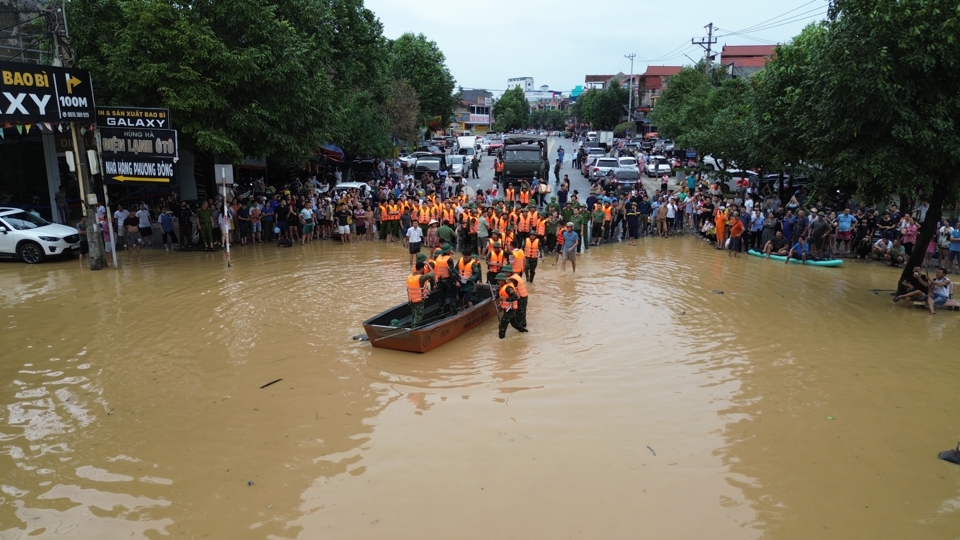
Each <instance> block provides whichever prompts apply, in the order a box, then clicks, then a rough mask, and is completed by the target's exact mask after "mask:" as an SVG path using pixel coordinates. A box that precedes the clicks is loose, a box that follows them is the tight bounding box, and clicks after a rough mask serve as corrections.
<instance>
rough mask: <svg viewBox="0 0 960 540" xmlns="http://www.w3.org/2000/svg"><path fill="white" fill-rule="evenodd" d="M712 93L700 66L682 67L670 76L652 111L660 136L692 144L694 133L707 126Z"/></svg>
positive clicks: (688, 144) (708, 81) (711, 88)
mask: <svg viewBox="0 0 960 540" xmlns="http://www.w3.org/2000/svg"><path fill="white" fill-rule="evenodd" d="M712 93H713V87H712V86H711V84H710V80H709V79H708V78H707V77H706V76H704V74H703V70H702V69H696V68H691V67H685V68H683V69H681V70H680V71H679V72H678V73H677V74H676V75H674V76H673V77H671V78H670V85H669V86H667V88H666V90H664V91H663V94H661V95H660V98H659V99H657V105H656V107H654V109H653V112H652V113H651V118H652V120H653V123H654V125H656V126H657V131H658V133H660V135H661V136H663V137H666V138H670V139H674V140H675V141H676V142H677V144H678V145H679V146H681V147H694V148H696V145H695V143H694V140H693V139H692V137H693V135H694V133H698V134H699V133H701V132H703V131H704V129H705V127H706V125H707V113H708V110H707V100H708V99H709V97H710V95H711V94H712Z"/></svg>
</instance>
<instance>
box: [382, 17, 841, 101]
mask: <svg viewBox="0 0 960 540" xmlns="http://www.w3.org/2000/svg"><path fill="white" fill-rule="evenodd" d="M365 4H366V6H367V7H368V8H369V9H371V10H372V11H373V12H374V13H376V14H377V17H379V19H380V21H381V22H382V23H383V27H384V34H385V35H386V37H388V38H391V39H394V38H397V37H399V36H400V35H402V34H403V33H405V32H414V33H423V34H425V35H426V36H427V38H429V39H431V40H433V41H435V42H436V43H437V45H439V47H440V49H441V50H442V51H443V52H444V54H445V55H446V57H447V67H449V68H450V71H451V73H453V76H454V77H455V78H456V79H457V84H459V85H461V86H463V87H464V88H485V89H489V90H503V89H505V88H506V84H507V79H508V78H512V77H533V78H534V81H535V83H536V86H537V88H539V87H540V86H541V85H549V86H550V89H551V90H559V91H563V92H568V91H570V90H571V89H573V87H574V86H576V85H578V84H579V85H582V84H583V77H584V75H586V74H591V75H613V74H616V73H618V72H621V71H622V72H623V73H629V72H630V61H629V60H627V59H626V58H624V55H625V54H628V53H635V54H636V55H637V57H636V60H634V72H635V73H642V72H643V71H644V69H645V68H646V66H647V65H648V64H649V65H687V64H692V63H693V62H691V61H690V60H689V59H688V58H687V57H686V56H684V53H686V54H687V55H689V56H691V57H692V58H695V59H699V58H702V57H703V49H701V48H700V47H699V46H697V45H693V44H691V43H690V39H691V38H696V39H697V40H699V39H701V38H704V39H705V38H706V29H705V28H704V26H705V25H706V24H707V23H711V22H712V23H713V24H714V25H715V26H717V27H719V28H720V30H719V31H715V36H717V44H716V45H715V47H717V49H719V48H720V47H722V46H723V45H724V44H726V45H761V44H770V43H778V42H786V41H789V40H790V38H792V37H793V36H795V35H797V34H798V33H799V32H800V30H802V29H803V27H804V26H805V25H806V24H808V23H810V22H813V21H816V20H820V19H823V18H824V17H825V15H824V14H825V12H826V9H827V2H826V0H813V1H812V2H811V1H810V0H739V1H733V0H726V1H723V0H721V1H716V0H673V1H667V2H659V3H654V2H642V1H641V0H605V1H603V2H596V3H591V2H586V1H584V0H552V1H549V2H544V1H540V2H533V1H530V0H480V1H477V2H459V1H455V2H448V1H442V0H404V1H400V0H365ZM740 31H743V32H742V34H741V35H729V36H726V37H723V36H725V35H726V34H732V33H734V32H740Z"/></svg>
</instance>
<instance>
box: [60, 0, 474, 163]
mask: <svg viewBox="0 0 960 540" xmlns="http://www.w3.org/2000/svg"><path fill="white" fill-rule="evenodd" d="M68 11H69V15H70V28H71V30H72V36H73V39H74V40H75V42H76V48H77V53H78V65H79V66H80V67H83V68H86V69H89V70H90V71H91V72H92V74H93V80H94V83H95V86H96V88H95V91H96V95H97V103H98V104H101V105H127V106H145V107H150V106H155V107H167V108H169V109H171V113H172V116H173V122H174V126H175V127H176V128H177V129H179V130H180V135H181V136H180V141H181V145H182V146H183V147H184V148H185V149H187V150H192V151H195V152H209V153H215V154H218V155H219V159H223V160H233V161H235V162H237V161H239V160H242V159H243V157H244V156H254V157H262V156H269V157H271V158H273V159H277V160H280V161H285V162H288V163H299V162H301V161H302V160H304V159H305V158H306V157H308V156H309V155H310V152H311V151H313V150H315V149H316V148H318V147H319V146H320V145H322V144H324V143H327V142H335V143H337V144H339V145H340V146H341V147H343V148H344V149H345V150H346V151H347V153H348V154H349V155H351V156H356V155H376V154H379V153H381V152H383V150H384V148H387V147H388V145H389V141H390V139H389V135H390V132H391V128H395V129H394V131H399V130H403V131H404V132H405V133H406V135H407V136H410V131H411V130H410V127H409V125H408V124H409V118H404V116H405V115H404V114H401V113H400V111H399V109H398V105H399V106H409V107H411V108H413V104H414V103H415V102H416V101H417V99H416V98H417V96H419V97H420V100H421V106H420V107H419V108H417V111H418V112H417V115H416V116H417V117H418V119H419V120H420V121H421V122H422V121H423V119H424V118H423V117H424V116H425V115H427V114H429V115H430V116H433V115H439V114H443V115H445V116H444V117H448V116H449V115H450V113H451V112H452V110H453V107H454V104H455V103H454V99H453V97H452V96H451V94H452V91H453V77H452V76H451V75H450V73H449V71H448V70H447V68H446V67H445V66H444V57H443V54H442V53H441V52H440V51H439V50H438V49H437V47H436V44H435V43H433V42H431V41H428V40H427V39H426V38H425V37H424V36H423V35H419V36H413V35H409V34H408V35H404V36H402V37H401V38H400V39H398V40H397V41H395V42H392V43H390V42H388V41H387V40H386V39H385V38H384V37H383V28H382V25H381V24H380V22H379V21H378V20H377V18H376V16H375V15H374V14H373V12H371V11H370V10H368V9H366V8H365V7H364V5H363V1H362V0H277V1H273V0H271V1H267V0H218V1H217V2H194V1H187V2H171V1H170V0H82V1H78V2H72V3H71V5H70V9H69V10H68ZM399 80H406V81H408V83H409V85H410V86H412V87H413V88H414V89H415V90H416V92H415V93H409V94H407V93H405V92H404V94H405V95H403V100H400V99H399V98H400V96H399V94H398V93H397V90H396V88H395V84H396V83H395V81H399ZM391 97H393V98H394V99H393V100H392V101H391V99H390V98H391ZM410 98H413V99H412V100H411V99H410ZM423 100H426V102H425V103H423ZM388 113H389V114H388ZM398 135H399V133H398ZM412 138H415V135H414V136H413V137H412Z"/></svg>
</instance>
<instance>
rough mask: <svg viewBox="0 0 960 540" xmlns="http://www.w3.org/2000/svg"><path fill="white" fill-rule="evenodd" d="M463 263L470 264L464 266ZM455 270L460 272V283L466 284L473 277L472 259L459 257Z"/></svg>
mask: <svg viewBox="0 0 960 540" xmlns="http://www.w3.org/2000/svg"><path fill="white" fill-rule="evenodd" d="M464 261H470V262H468V263H467V264H466V265H464V264H463V263H464ZM457 270H458V271H459V272H460V283H466V282H467V281H468V280H469V279H470V278H471V277H473V259H467V258H466V257H460V262H458V263H457Z"/></svg>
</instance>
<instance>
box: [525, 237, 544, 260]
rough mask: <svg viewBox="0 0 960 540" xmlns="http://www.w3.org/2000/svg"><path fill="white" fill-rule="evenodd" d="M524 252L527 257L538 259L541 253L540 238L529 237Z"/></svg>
mask: <svg viewBox="0 0 960 540" xmlns="http://www.w3.org/2000/svg"><path fill="white" fill-rule="evenodd" d="M524 253H525V254H526V256H527V258H530V259H536V258H537V256H538V255H540V239H539V238H527V245H526V246H524Z"/></svg>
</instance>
